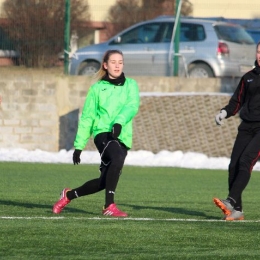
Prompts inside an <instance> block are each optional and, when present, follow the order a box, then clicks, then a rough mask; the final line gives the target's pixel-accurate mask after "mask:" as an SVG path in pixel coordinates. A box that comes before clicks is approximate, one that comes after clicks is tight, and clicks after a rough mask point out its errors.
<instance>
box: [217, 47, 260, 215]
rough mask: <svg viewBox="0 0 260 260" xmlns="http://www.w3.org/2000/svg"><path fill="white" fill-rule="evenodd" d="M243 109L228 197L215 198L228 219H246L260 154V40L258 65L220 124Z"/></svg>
mask: <svg viewBox="0 0 260 260" xmlns="http://www.w3.org/2000/svg"><path fill="white" fill-rule="evenodd" d="M238 112H240V118H241V119H242V122H241V124H240V125H239V127H238V134H237V137H236V140H235V143H234V147H233V151H232V154H231V160H230V164H229V169H228V170H229V175H228V188H229V192H228V196H227V198H226V199H218V198H214V199H213V201H214V203H215V204H216V206H218V207H219V208H220V209H221V210H222V211H223V213H224V219H225V220H243V219H244V212H243V209H242V192H243V190H244V189H245V188H246V186H247V184H248V183H249V180H250V177H251V172H252V169H253V167H254V165H255V164H256V162H257V160H258V159H259V157H260V42H259V43H258V44H257V46H256V61H255V68H254V69H253V70H251V71H249V72H247V73H246V74H245V75H244V76H243V77H242V78H241V80H240V82H239V84H238V87H237V89H236V90H235V92H234V94H233V96H232V97H231V99H230V101H229V103H228V105H227V106H225V107H224V108H222V109H221V111H220V113H219V114H217V116H216V123H217V124H218V125H221V124H222V122H223V119H225V118H229V117H231V116H234V115H235V114H237V113H238Z"/></svg>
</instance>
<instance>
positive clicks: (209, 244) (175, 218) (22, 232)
mask: <svg viewBox="0 0 260 260" xmlns="http://www.w3.org/2000/svg"><path fill="white" fill-rule="evenodd" d="M98 175H99V173H98V166H97V165H77V166H74V165H72V164H71V165H68V164H40V163H13V162H1V163H0V194H1V197H0V234H1V235H0V259H10V260H16V259H19V260H20V259H29V260H31V259H37V260H39V259H45V260H47V259H91V260H92V259H93V260H94V259H206V260H208V259H243V260H245V259H260V247H259V243H260V231H259V230H260V228H259V226H260V211H259V206H260V202H259V199H260V174H259V172H253V173H252V178H251V181H250V183H249V185H248V187H247V189H246V190H245V192H244V194H243V201H244V211H245V221H237V222H225V221H222V220H221V218H222V214H221V211H220V210H219V209H218V208H217V207H216V206H215V205H214V204H213V203H212V198H213V197H215V196H217V197H220V198H225V197H226V195H227V171H223V170H198V169H184V168H170V167H168V168H167V167H131V166H125V168H124V170H123V174H122V176H121V178H120V181H119V184H118V188H117V192H116V196H115V199H116V203H117V205H118V207H119V208H120V209H121V210H123V211H126V212H127V213H128V214H129V217H128V218H125V219H117V218H116V219H115V218H111V217H104V216H102V215H101V210H102V206H103V204H104V192H103V191H101V192H100V193H97V194H93V195H90V196H87V197H82V198H79V199H76V200H73V201H72V202H71V203H70V204H69V205H67V207H66V208H65V209H64V211H63V212H62V213H61V214H59V215H54V214H53V213H52V205H53V203H54V202H56V201H57V200H58V198H59V193H60V191H61V190H62V189H63V188H64V187H70V188H75V187H78V186H80V185H81V184H83V183H84V182H85V181H87V180H89V179H91V178H94V177H97V176H98Z"/></svg>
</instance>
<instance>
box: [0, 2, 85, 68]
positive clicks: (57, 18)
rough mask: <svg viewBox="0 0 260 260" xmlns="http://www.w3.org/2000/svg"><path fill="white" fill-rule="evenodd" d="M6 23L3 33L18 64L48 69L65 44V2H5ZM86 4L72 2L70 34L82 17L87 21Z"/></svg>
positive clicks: (76, 27)
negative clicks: (12, 48)
mask: <svg viewBox="0 0 260 260" xmlns="http://www.w3.org/2000/svg"><path fill="white" fill-rule="evenodd" d="M3 8H4V11H5V13H6V16H7V19H8V23H7V25H6V26H5V27H4V30H5V31H6V32H7V33H8V34H9V36H10V37H11V38H12V39H14V41H15V45H16V48H17V50H18V52H19V53H20V63H21V64H24V65H26V66H28V67H42V66H50V65H52V63H53V61H54V60H55V59H56V57H57V54H58V53H59V52H60V51H61V50H62V49H63V45H64V23H65V22H64V16H65V1H64V0H55V1H54V0H6V1H5V2H4V4H3ZM88 9H89V6H88V3H87V2H84V3H82V1H81V0H71V31H77V30H78V29H79V24H80V21H81V18H82V16H83V15H84V19H85V20H89V19H90V14H89V12H88Z"/></svg>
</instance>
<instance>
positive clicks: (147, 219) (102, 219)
mask: <svg viewBox="0 0 260 260" xmlns="http://www.w3.org/2000/svg"><path fill="white" fill-rule="evenodd" d="M0 219H6V220H15V219H19V220H23V219H24V220H34V219H43V220H66V219H75V220H100V221H109V220H123V221H160V222H167V221H168V222H231V221H225V220H218V219H184V218H165V219H162V218H108V217H104V218H100V217H93V218H87V217H11V216H0ZM233 222H236V223H237V222H242V223H257V222H260V220H240V221H233Z"/></svg>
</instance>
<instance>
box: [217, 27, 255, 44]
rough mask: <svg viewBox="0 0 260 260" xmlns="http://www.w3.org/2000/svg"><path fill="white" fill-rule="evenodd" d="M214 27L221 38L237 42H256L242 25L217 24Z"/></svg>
mask: <svg viewBox="0 0 260 260" xmlns="http://www.w3.org/2000/svg"><path fill="white" fill-rule="evenodd" d="M214 28H215V31H216V33H217V36H218V38H219V39H220V40H225V41H229V42H235V43H244V44H254V40H253V39H252V37H251V36H250V35H249V34H248V33H247V32H246V31H245V29H244V28H242V27H237V26H233V25H215V26H214Z"/></svg>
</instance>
